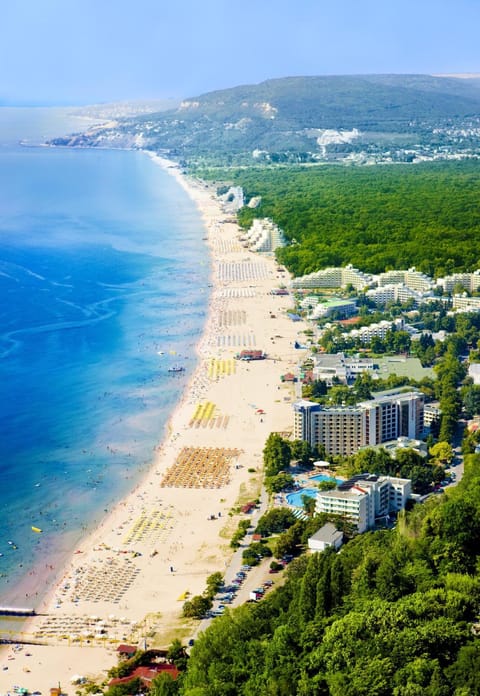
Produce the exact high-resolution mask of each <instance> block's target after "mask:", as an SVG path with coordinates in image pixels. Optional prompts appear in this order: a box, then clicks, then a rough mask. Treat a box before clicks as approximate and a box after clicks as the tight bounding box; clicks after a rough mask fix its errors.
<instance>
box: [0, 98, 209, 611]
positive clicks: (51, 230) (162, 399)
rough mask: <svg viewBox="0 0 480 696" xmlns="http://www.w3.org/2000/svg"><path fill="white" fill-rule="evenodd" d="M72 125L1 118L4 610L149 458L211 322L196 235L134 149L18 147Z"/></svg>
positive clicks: (170, 191)
mask: <svg viewBox="0 0 480 696" xmlns="http://www.w3.org/2000/svg"><path fill="white" fill-rule="evenodd" d="M62 129H63V130H62ZM74 129H75V128H73V129H72V127H71V123H67V122H66V119H65V115H64V114H60V115H59V114H58V112H55V111H53V110H41V113H39V111H38V110H29V109H22V110H15V109H0V182H1V184H0V385H1V392H0V521H1V524H0V553H2V554H3V555H2V556H1V557H0V573H1V577H0V603H1V604H4V603H6V602H7V601H18V600H19V597H18V596H17V595H18V592H17V591H16V588H17V584H18V580H19V579H20V578H21V577H22V576H24V575H25V574H27V573H29V572H30V571H31V569H32V567H33V565H34V564H39V563H40V564H45V563H46V562H47V560H49V559H50V558H52V557H55V563H56V562H57V560H58V559H60V557H61V555H62V554H64V553H66V552H67V551H68V550H70V549H72V545H73V544H75V543H76V541H77V540H78V538H79V536H80V534H81V533H82V529H83V528H85V527H89V526H91V525H93V524H94V523H95V521H96V520H98V519H99V518H100V517H101V515H102V514H103V511H104V509H106V508H108V507H109V506H110V505H111V504H112V502H113V501H115V500H117V499H118V498H119V497H120V496H121V495H122V494H123V493H125V492H126V490H128V489H129V488H131V487H133V484H134V481H135V479H136V478H138V476H139V474H140V472H141V471H142V469H143V468H145V466H147V465H148V464H150V463H151V461H152V458H153V448H154V446H155V445H156V444H158V442H159V441H160V440H161V439H162V435H163V431H164V427H165V424H166V422H167V420H168V417H169V415H170V414H171V412H172V410H173V408H174V406H175V404H176V403H177V402H178V400H179V397H180V393H181V391H182V389H183V388H184V386H185V384H186V381H187V380H188V376H189V375H190V374H191V372H192V370H193V368H194V366H195V359H196V358H195V353H194V347H195V344H196V343H197V342H198V340H199V337H200V335H201V332H202V330H203V326H204V322H205V316H206V308H207V300H208V297H207V293H206V291H205V288H206V287H207V284H208V276H209V273H210V267H209V259H208V255H207V250H206V248H205V245H204V242H202V237H203V236H204V229H203V227H202V223H201V219H200V216H199V213H198V211H197V209H196V207H195V206H194V204H193V203H192V202H191V201H190V199H189V198H188V196H187V195H186V193H185V192H184V191H183V189H181V188H180V187H179V186H178V184H177V183H176V182H175V180H174V179H173V178H172V177H170V176H169V175H168V174H167V173H166V172H164V171H162V170H161V169H160V168H159V167H158V166H157V165H155V164H154V163H153V162H152V161H151V160H150V159H149V158H148V157H147V156H146V155H144V154H142V153H139V152H127V151H108V150H102V151H99V150H68V149H53V148H38V147H37V148H34V147H28V148H27V147H20V146H19V145H18V144H17V142H16V139H18V138H31V139H33V140H35V139H38V138H39V137H41V136H42V135H52V134H54V133H60V132H64V131H68V130H74ZM76 129H77V130H78V129H79V128H78V125H77V127H76ZM159 351H163V352H164V355H159ZM173 351H175V355H173V354H172V353H173ZM174 362H181V363H182V364H183V365H185V367H186V372H185V373H182V375H181V376H172V375H171V374H169V373H168V371H167V370H168V366H169V365H171V364H173V363H174ZM32 525H33V526H36V527H40V528H41V529H42V530H43V532H42V534H35V533H33V532H32V531H31V527H32ZM9 540H10V541H13V542H14V543H15V545H16V546H17V548H16V549H14V548H13V547H12V545H11V544H8V541H9ZM52 574H53V573H52ZM38 589H39V592H41V591H43V589H44V588H38ZM22 603H25V602H22Z"/></svg>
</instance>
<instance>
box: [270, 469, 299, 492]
mask: <svg viewBox="0 0 480 696" xmlns="http://www.w3.org/2000/svg"><path fill="white" fill-rule="evenodd" d="M293 481H294V479H293V476H292V475H291V474H286V473H285V472H282V471H281V472H280V473H279V474H277V475H276V476H266V477H265V488H266V489H267V492H268V493H270V494H271V493H280V491H283V490H285V489H288V488H291V487H292V485H293Z"/></svg>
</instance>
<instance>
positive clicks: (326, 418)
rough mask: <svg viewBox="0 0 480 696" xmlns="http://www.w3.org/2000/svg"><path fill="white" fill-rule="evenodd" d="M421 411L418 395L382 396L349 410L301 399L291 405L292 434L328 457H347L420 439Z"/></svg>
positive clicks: (387, 394)
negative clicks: (322, 449)
mask: <svg viewBox="0 0 480 696" xmlns="http://www.w3.org/2000/svg"><path fill="white" fill-rule="evenodd" d="M423 408H424V399H423V394H421V393H420V392H407V393H398V392H393V393H384V394H381V395H379V396H378V397H376V398H374V399H372V400H370V401H364V402H362V403H359V404H358V405H357V406H351V407H350V406H337V407H325V406H322V405H320V404H317V403H315V402H313V401H307V400H305V399H302V400H301V401H297V402H296V403H294V404H293V409H294V433H293V434H294V438H295V439H296V440H306V441H307V442H309V443H310V445H312V446H314V445H318V444H321V445H324V447H325V449H326V451H327V452H328V454H331V455H334V454H343V455H349V454H354V453H355V452H357V451H358V450H359V449H360V448H361V447H369V446H370V447H373V446H375V445H380V444H381V443H382V442H388V441H389V440H395V439H396V438H398V437H402V436H406V437H409V438H419V437H420V436H421V434H422V432H423Z"/></svg>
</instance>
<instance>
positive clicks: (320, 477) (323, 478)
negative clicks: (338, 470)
mask: <svg viewBox="0 0 480 696" xmlns="http://www.w3.org/2000/svg"><path fill="white" fill-rule="evenodd" d="M308 480H309V481H335V483H336V484H337V485H338V484H339V483H343V480H342V479H337V478H333V476H327V474H316V475H315V476H310V478H309V479H308Z"/></svg>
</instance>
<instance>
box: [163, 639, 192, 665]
mask: <svg viewBox="0 0 480 696" xmlns="http://www.w3.org/2000/svg"><path fill="white" fill-rule="evenodd" d="M167 659H168V660H170V662H173V664H174V665H175V667H176V668H177V669H178V670H179V671H180V672H183V671H185V669H186V668H187V662H188V655H187V651H186V650H185V647H184V646H183V645H182V643H181V641H179V640H178V638H175V639H174V640H173V641H172V643H171V644H170V647H169V648H168V652H167Z"/></svg>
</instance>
